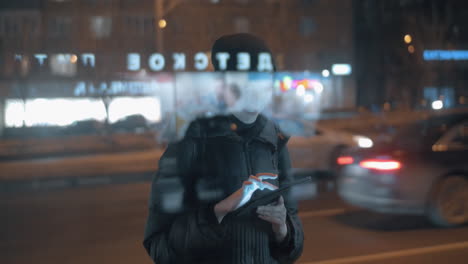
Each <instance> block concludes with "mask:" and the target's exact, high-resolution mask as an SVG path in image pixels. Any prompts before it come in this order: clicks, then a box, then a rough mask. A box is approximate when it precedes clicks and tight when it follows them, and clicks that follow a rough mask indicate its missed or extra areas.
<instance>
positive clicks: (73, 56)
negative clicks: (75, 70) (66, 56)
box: [70, 54, 78, 63]
mask: <svg viewBox="0 0 468 264" xmlns="http://www.w3.org/2000/svg"><path fill="white" fill-rule="evenodd" d="M77 61H78V57H77V56H76V55H75V54H73V55H71V57H70V62H71V63H76V62H77Z"/></svg>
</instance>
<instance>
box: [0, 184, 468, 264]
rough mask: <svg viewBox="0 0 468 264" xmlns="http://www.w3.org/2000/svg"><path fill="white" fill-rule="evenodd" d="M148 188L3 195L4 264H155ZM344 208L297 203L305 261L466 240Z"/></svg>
mask: <svg viewBox="0 0 468 264" xmlns="http://www.w3.org/2000/svg"><path fill="white" fill-rule="evenodd" d="M149 187H150V186H149V183H145V184H128V185H108V186H101V187H95V188H81V189H71V190H61V191H53V192H36V193H28V194H23V195H21V196H19V195H17V194H10V195H2V198H1V199H0V211H1V212H2V214H5V215H3V217H1V218H0V228H1V229H2V230H0V232H1V234H2V236H1V238H0V251H1V252H7V253H5V254H2V263H15V264H16V263H20V264H21V263H31V262H35V263H83V262H86V263H107V262H112V263H133V262H135V263H151V261H150V260H149V258H148V257H147V255H146V252H145V251H144V249H143V247H142V245H141V240H142V236H143V229H144V224H145V221H146V214H147V207H146V206H147V199H148V195H149ZM324 204H326V205H329V207H324ZM340 204H342V201H340V200H339V199H337V197H336V195H333V194H328V195H320V196H319V197H318V198H317V199H315V200H311V201H303V202H301V203H300V205H299V208H300V209H301V211H300V216H301V219H302V222H303V225H304V231H305V235H306V240H305V249H304V253H303V256H302V258H301V262H302V263H309V262H317V261H323V260H329V261H332V260H334V259H337V258H338V259H340V258H347V259H348V258H350V257H353V256H366V255H373V254H380V253H384V252H394V251H399V250H408V249H415V248H421V247H427V246H432V245H444V244H448V243H454V242H459V241H464V239H465V238H467V237H468V230H466V228H459V229H448V230H445V229H437V228H434V227H432V226H430V225H429V224H428V223H427V222H425V220H424V218H421V217H401V216H396V217H395V216H386V215H379V214H372V213H367V212H365V211H360V210H356V209H355V208H351V207H348V208H344V207H339V206H340ZM304 208H307V210H305V209H304ZM459 251H460V252H461V254H463V252H464V251H463V250H459ZM424 256H425V255H421V256H415V257H416V258H417V257H424ZM410 257H411V256H410ZM379 263H380V262H379ZM441 263H444V262H441Z"/></svg>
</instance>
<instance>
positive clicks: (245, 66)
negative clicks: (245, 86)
mask: <svg viewBox="0 0 468 264" xmlns="http://www.w3.org/2000/svg"><path fill="white" fill-rule="evenodd" d="M237 69H238V70H239V71H248V70H250V55H249V53H247V52H239V53H237Z"/></svg>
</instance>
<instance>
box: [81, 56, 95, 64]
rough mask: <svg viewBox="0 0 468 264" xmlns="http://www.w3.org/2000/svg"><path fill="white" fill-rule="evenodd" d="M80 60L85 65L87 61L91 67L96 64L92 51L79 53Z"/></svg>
mask: <svg viewBox="0 0 468 264" xmlns="http://www.w3.org/2000/svg"><path fill="white" fill-rule="evenodd" d="M81 61H82V62H83V65H84V66H87V65H88V63H89V65H90V66H91V67H94V65H96V57H94V54H92V53H83V54H81Z"/></svg>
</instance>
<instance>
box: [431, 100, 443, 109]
mask: <svg viewBox="0 0 468 264" xmlns="http://www.w3.org/2000/svg"><path fill="white" fill-rule="evenodd" d="M443 107H444V103H443V102H442V101H441V100H435V101H434V102H432V109H434V110H439V109H442V108H443Z"/></svg>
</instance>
